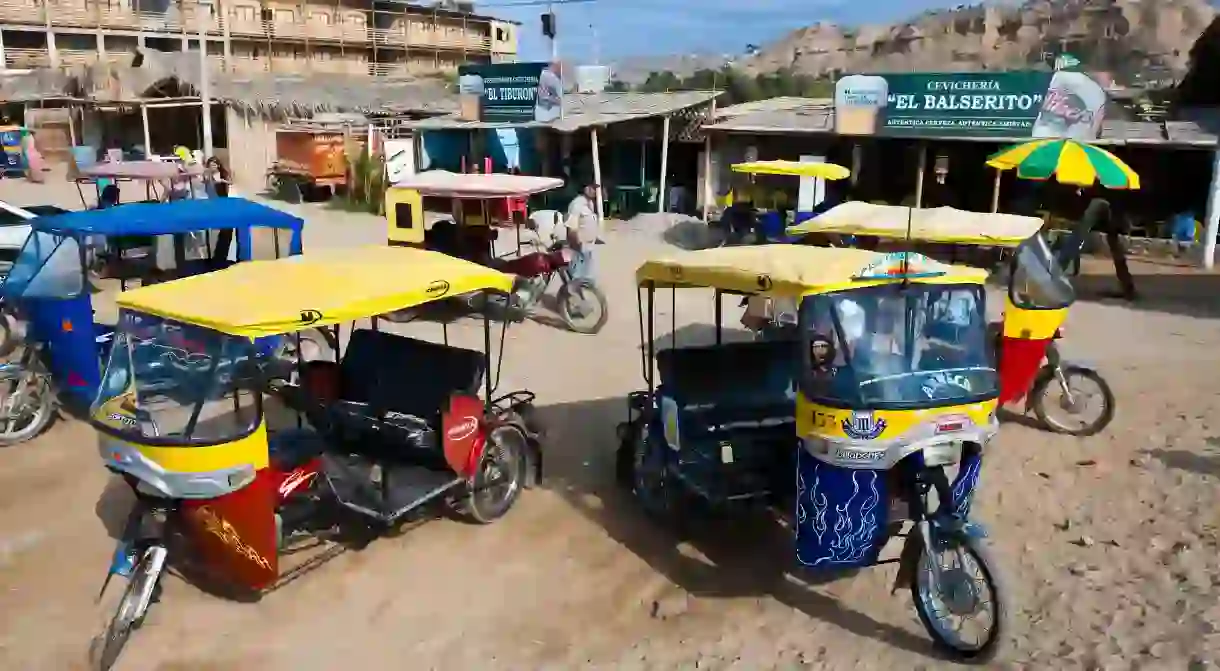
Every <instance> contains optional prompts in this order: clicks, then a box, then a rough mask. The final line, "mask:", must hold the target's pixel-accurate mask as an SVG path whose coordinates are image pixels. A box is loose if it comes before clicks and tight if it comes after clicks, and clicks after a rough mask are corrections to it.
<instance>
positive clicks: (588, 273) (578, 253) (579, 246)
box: [566, 182, 601, 280]
mask: <svg viewBox="0 0 1220 671" xmlns="http://www.w3.org/2000/svg"><path fill="white" fill-rule="evenodd" d="M599 191H600V187H599V186H598V185H597V184H595V183H593V182H589V183H588V184H585V187H584V188H583V189H582V190H581V192H580V193H579V194H577V196H576V197H575V198H573V199H572V202H571V203H568V215H567V219H566V226H567V241H568V245H569V246H570V247H571V248H572V261H571V263H570V264H569V265H568V269H569V270H570V271H571V273H572V277H573V278H576V277H583V278H587V279H590V280H591V279H593V246H594V245H596V244H597V238H598V234H599V232H600V229H601V222H600V221H599V220H598V218H597V207H596V205H594V203H595V202H596V201H595V200H594V199H595V198H597V197H598V196H597V194H598V192H599Z"/></svg>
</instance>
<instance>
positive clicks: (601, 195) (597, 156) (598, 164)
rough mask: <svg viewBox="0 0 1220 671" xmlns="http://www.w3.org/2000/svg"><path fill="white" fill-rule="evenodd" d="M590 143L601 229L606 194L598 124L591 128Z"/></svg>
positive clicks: (598, 219) (598, 220) (598, 224)
mask: <svg viewBox="0 0 1220 671" xmlns="http://www.w3.org/2000/svg"><path fill="white" fill-rule="evenodd" d="M589 143H590V144H591V145H592V147H593V181H594V182H596V183H597V202H596V203H595V205H596V207H597V227H598V230H599V231H600V230H601V224H602V219H603V213H602V201H603V200H604V199H605V197H606V194H605V192H604V191H602V159H601V152H600V151H599V150H598V148H597V126H594V127H593V128H591V129H590V130H589Z"/></svg>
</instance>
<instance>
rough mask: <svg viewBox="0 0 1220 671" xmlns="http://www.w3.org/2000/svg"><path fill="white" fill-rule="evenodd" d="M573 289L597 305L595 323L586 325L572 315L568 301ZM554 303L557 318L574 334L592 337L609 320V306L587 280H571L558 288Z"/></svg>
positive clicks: (599, 290) (603, 296) (600, 292)
mask: <svg viewBox="0 0 1220 671" xmlns="http://www.w3.org/2000/svg"><path fill="white" fill-rule="evenodd" d="M573 289H579V290H580V291H582V292H584V294H585V296H586V298H588V297H590V296H591V297H592V298H593V300H594V301H595V302H596V303H597V305H598V309H599V311H600V314H599V315H598V318H597V320H596V321H595V322H592V323H587V322H585V321H582V320H581V318H580V317H579V316H577V315H573V314H572V312H571V306H570V305H569V299H570V297H571V295H572V291H573ZM555 302H556V303H557V304H558V305H557V307H558V311H559V317H560V318H561V319H563V323H564V325H566V326H567V327H568V328H569V329H571V330H572V331H575V332H576V333H583V334H585V335H593V334H595V333H597V332H599V331H601V330H602V327H604V326H605V325H606V321H607V320H608V319H610V305H609V302H607V301H606V295H605V294H603V293H602V291H601V289H598V288H597V286H596V285H594V284H593V282H592V281H590V280H587V279H583V278H582V279H575V280H571V281H569V282H567V283H566V284H564V285H563V286H562V287H559V293H558V294H557V296H556V299H555Z"/></svg>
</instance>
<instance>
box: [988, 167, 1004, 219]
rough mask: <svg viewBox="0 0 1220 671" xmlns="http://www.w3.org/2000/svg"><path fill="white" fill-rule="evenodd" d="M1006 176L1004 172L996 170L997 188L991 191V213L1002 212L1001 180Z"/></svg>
mask: <svg viewBox="0 0 1220 671" xmlns="http://www.w3.org/2000/svg"><path fill="white" fill-rule="evenodd" d="M1003 176H1004V171H1003V170H1000V169H999V168H996V171H995V186H994V187H992V189H991V211H992V212H999V211H1000V178H1001V177H1003Z"/></svg>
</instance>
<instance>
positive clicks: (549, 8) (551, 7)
mask: <svg viewBox="0 0 1220 671" xmlns="http://www.w3.org/2000/svg"><path fill="white" fill-rule="evenodd" d="M546 13H547V14H549V15H550V17H551V19H550V21H551V34H550V35H549V36H548V37H550V38H551V62H552V63H558V62H559V40H557V39H556V38H555V35H556V34H557V33H558V32H559V31H557V30H555V28H556V25H555V24H556V21H555V3H554V2H550V1H549V0H548V2H547V3H546Z"/></svg>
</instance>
